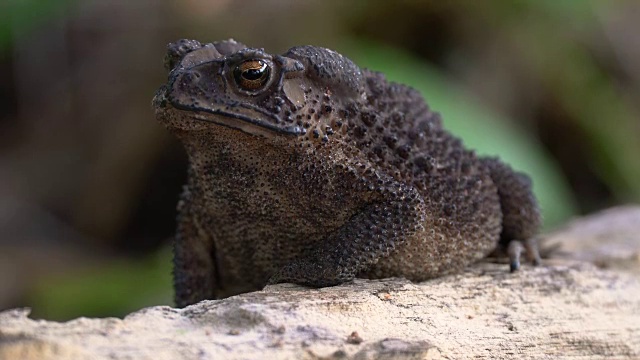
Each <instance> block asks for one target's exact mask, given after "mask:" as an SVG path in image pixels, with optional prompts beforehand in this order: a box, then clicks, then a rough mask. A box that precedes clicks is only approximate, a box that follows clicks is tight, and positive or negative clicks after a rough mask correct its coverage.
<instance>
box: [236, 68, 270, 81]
mask: <svg viewBox="0 0 640 360" xmlns="http://www.w3.org/2000/svg"><path fill="white" fill-rule="evenodd" d="M265 67H266V65H264V64H263V65H262V67H261V68H260V69H247V70H245V71H243V72H242V77H243V78H245V79H247V80H258V79H260V77H261V76H262V75H264V70H265Z"/></svg>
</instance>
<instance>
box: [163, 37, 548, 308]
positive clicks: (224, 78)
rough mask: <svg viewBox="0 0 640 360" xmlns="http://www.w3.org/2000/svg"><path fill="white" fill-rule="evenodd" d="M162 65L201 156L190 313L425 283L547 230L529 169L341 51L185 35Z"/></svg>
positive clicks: (187, 276)
mask: <svg viewBox="0 0 640 360" xmlns="http://www.w3.org/2000/svg"><path fill="white" fill-rule="evenodd" d="M165 60H166V61H165V64H166V66H167V68H168V69H169V70H171V72H170V74H169V80H168V82H167V84H166V85H164V86H163V87H161V88H160V89H159V90H158V92H157V94H156V96H155V98H154V107H155V109H156V115H157V118H158V119H159V121H160V122H162V123H163V124H164V125H165V126H166V127H167V128H168V129H170V130H171V131H172V132H173V133H174V134H175V135H177V136H178V137H179V138H180V140H181V141H182V142H183V143H184V146H185V148H186V150H187V152H188V154H189V158H190V168H189V182H188V184H187V185H186V186H185V190H184V193H183V195H182V200H181V202H180V204H179V213H180V215H179V227H178V230H177V236H176V241H175V271H174V278H175V288H176V303H177V305H178V306H186V305H188V304H192V303H195V302H197V301H200V300H203V299H211V298H216V297H223V296H229V295H232V294H237V293H240V292H245V291H251V290H256V289H260V288H262V287H263V286H264V285H265V284H268V283H278V282H294V283H298V284H305V285H311V286H330V285H335V284H339V283H343V282H346V281H349V280H352V279H353V278H354V277H356V276H357V277H371V278H383V277H390V276H404V277H406V278H408V279H410V280H414V281H420V280H424V279H428V278H433V277H436V276H439V275H443V274H447V273H451V272H454V271H458V270H460V269H462V268H463V267H464V266H466V265H468V264H469V263H471V262H473V261H475V260H478V259H480V258H482V257H485V256H486V255H487V254H489V253H490V252H491V251H492V250H494V249H495V248H496V246H498V245H501V246H502V247H505V248H506V247H507V246H508V245H509V243H510V242H511V240H527V239H531V238H532V237H533V236H534V235H535V234H536V231H537V229H538V227H539V224H540V215H539V212H538V207H537V204H536V200H535V198H534V197H533V195H532V192H531V186H530V182H529V180H528V178H527V177H526V176H525V175H522V174H518V173H515V172H513V171H512V170H511V169H510V168H509V167H508V166H507V165H504V164H503V163H501V162H500V161H498V160H497V159H483V158H479V157H477V156H476V155H475V154H474V153H473V152H472V151H469V150H466V149H465V148H464V147H463V145H462V143H461V141H460V140H459V139H457V138H455V137H454V136H451V135H450V134H449V133H447V132H446V131H445V130H444V129H443V128H442V124H441V120H440V116H439V115H438V114H437V113H434V112H432V111H430V110H429V108H428V106H427V104H426V103H425V102H424V100H423V99H422V97H421V96H420V94H419V93H418V92H416V91H415V90H413V89H411V88H409V87H407V86H403V85H399V84H395V83H391V82H388V81H386V80H385V78H384V76H383V75H382V74H379V73H375V72H371V71H367V70H361V69H360V68H358V67H357V66H356V65H354V64H353V63H352V62H351V61H350V60H348V59H347V58H345V57H343V56H341V55H340V54H338V53H336V52H334V51H331V50H328V49H323V48H318V47H312V46H301V47H294V48H292V49H290V50H289V51H288V52H286V53H285V54H284V55H281V56H280V55H270V54H267V53H265V52H264V51H263V50H261V49H251V48H246V47H245V46H244V45H242V44H240V43H237V42H235V41H233V40H229V41H222V42H216V43H212V44H201V43H199V42H197V41H194V40H180V41H178V42H176V43H173V44H170V45H169V46H168V54H167V56H166V59H165ZM255 60H261V61H262V62H261V63H260V64H261V65H264V66H265V67H266V68H268V73H262V74H263V75H264V74H266V76H265V77H264V78H262V80H260V81H259V85H258V87H257V88H256V86H255V85H251V86H247V83H246V82H244V80H246V78H244V77H240V76H239V75H238V74H239V71H240V70H236V69H241V70H242V69H244V67H243V66H244V65H246V64H250V65H251V64H253V65H251V66H253V67H255V66H254V65H255V64H256V62H255ZM246 61H253V62H252V63H246ZM243 64H244V65H243ZM255 75H256V74H255V73H254V74H253V75H247V76H249V77H251V76H254V77H255ZM242 76H244V75H242ZM252 79H253V78H252ZM513 260H514V262H515V263H514V265H515V267H517V265H518V264H517V259H513ZM512 266H513V265H512Z"/></svg>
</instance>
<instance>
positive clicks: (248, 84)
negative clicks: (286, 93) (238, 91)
mask: <svg viewBox="0 0 640 360" xmlns="http://www.w3.org/2000/svg"><path fill="white" fill-rule="evenodd" d="M270 72H271V68H270V67H269V65H268V64H267V63H266V62H265V61H262V60H247V61H245V62H243V63H241V64H240V65H238V66H236V68H235V69H234V70H233V77H234V78H235V80H236V83H237V84H238V86H240V88H242V89H243V90H249V91H255V90H259V89H260V88H262V87H263V86H264V85H265V84H266V83H267V81H268V80H269V73H270Z"/></svg>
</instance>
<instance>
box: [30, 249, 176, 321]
mask: <svg viewBox="0 0 640 360" xmlns="http://www.w3.org/2000/svg"><path fill="white" fill-rule="evenodd" d="M171 257H172V255H171V251H170V250H169V248H168V247H166V248H164V249H163V250H162V251H160V252H158V253H156V254H152V255H150V256H147V257H146V258H144V259H128V260H127V259H121V260H117V261H112V262H109V263H106V264H101V265H97V266H95V267H92V268H88V269H85V270H84V271H82V272H79V273H73V274H67V275H64V276H51V277H46V278H44V279H42V280H40V281H39V282H38V283H37V284H35V286H34V287H33V290H32V291H31V292H30V293H29V294H28V303H29V304H30V305H31V307H32V313H31V317H34V318H46V319H50V320H68V319H72V318H74V317H78V316H88V317H105V316H120V317H122V316H124V315H126V314H128V313H130V312H132V311H135V310H138V309H140V308H142V307H145V306H152V305H173V289H172V287H171V284H172V280H171Z"/></svg>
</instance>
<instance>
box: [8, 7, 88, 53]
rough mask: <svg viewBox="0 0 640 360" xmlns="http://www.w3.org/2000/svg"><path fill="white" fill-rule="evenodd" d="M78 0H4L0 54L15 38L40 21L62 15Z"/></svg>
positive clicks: (46, 20)
mask: <svg viewBox="0 0 640 360" xmlns="http://www.w3.org/2000/svg"><path fill="white" fill-rule="evenodd" d="M76 2H77V0H52V1H48V0H45V1H43V0H3V1H2V3H0V54H3V53H4V51H3V50H4V49H5V48H6V47H7V46H8V45H9V44H10V43H11V41H12V40H13V39H16V38H19V37H20V36H22V35H24V34H25V33H28V32H29V30H30V29H32V28H33V27H35V26H37V25H38V24H39V23H42V22H48V21H51V19H52V18H55V17H59V16H62V15H63V14H64V13H65V11H66V10H69V9H73V8H74V5H75V3H76Z"/></svg>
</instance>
